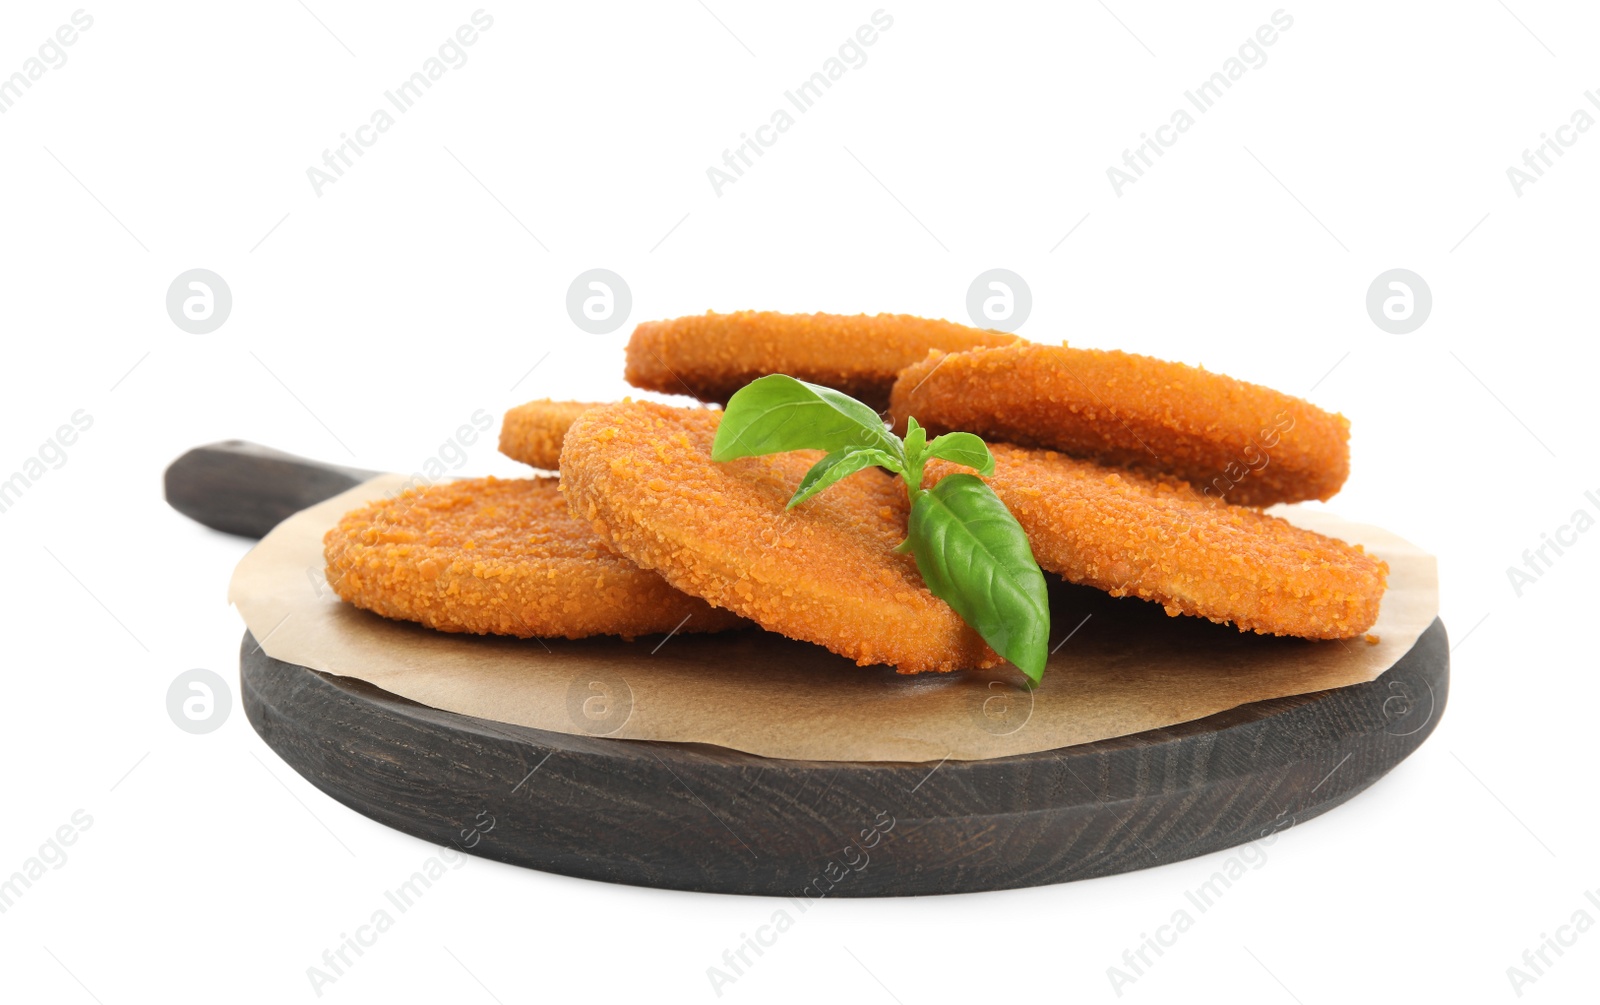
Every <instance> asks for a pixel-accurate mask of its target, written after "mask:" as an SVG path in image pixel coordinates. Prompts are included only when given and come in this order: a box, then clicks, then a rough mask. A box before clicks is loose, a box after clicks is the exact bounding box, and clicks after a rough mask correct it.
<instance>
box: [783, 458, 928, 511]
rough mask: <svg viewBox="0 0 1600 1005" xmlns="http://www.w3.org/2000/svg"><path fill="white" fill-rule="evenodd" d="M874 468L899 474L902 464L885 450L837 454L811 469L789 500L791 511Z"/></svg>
mask: <svg viewBox="0 0 1600 1005" xmlns="http://www.w3.org/2000/svg"><path fill="white" fill-rule="evenodd" d="M871 467H880V468H888V469H889V470H890V471H893V472H895V473H896V474H899V473H900V461H899V460H898V459H897V458H894V457H891V456H889V454H887V453H885V452H884V451H882V450H873V449H870V448H861V447H846V448H845V449H843V450H835V451H834V452H833V453H831V454H829V455H828V456H826V457H824V458H823V459H822V460H820V461H818V462H817V463H815V464H813V465H811V470H810V471H807V472H806V476H805V477H804V478H802V479H800V487H799V488H797V489H795V491H794V498H792V499H790V500H789V506H788V508H789V509H794V508H795V507H796V506H798V505H800V504H801V503H803V502H805V501H806V500H807V499H810V498H811V497H812V496H814V495H816V494H817V493H818V492H821V491H822V490H823V489H825V488H827V487H828V486H829V485H832V484H833V483H834V482H836V481H838V480H839V479H841V478H844V477H847V476H849V475H853V474H855V473H856V472H857V471H860V470H861V469H862V468H871Z"/></svg>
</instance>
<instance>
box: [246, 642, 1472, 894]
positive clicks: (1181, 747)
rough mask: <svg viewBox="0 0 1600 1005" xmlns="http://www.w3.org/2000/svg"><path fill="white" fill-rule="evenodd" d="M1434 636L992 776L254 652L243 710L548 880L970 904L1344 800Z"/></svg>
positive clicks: (336, 784)
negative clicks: (1309, 682) (498, 712)
mask: <svg viewBox="0 0 1600 1005" xmlns="http://www.w3.org/2000/svg"><path fill="white" fill-rule="evenodd" d="M1449 665H1450V658H1449V643H1448V640H1447V638H1446V635H1445V630H1444V625H1443V623H1442V622H1440V621H1438V620H1435V621H1434V622H1433V624H1432V625H1431V626H1430V627H1429V628H1428V630H1427V631H1426V632H1424V633H1423V635H1422V637H1421V638H1420V639H1418V641H1417V644H1416V645H1415V646H1414V647H1412V649H1411V650H1410V652H1408V653H1407V654H1406V655H1405V656H1404V657H1402V658H1401V659H1400V661H1399V662H1398V663H1396V664H1395V665H1394V666H1393V667H1391V668H1390V669H1389V671H1388V672H1386V673H1385V674H1384V675H1383V676H1381V677H1379V678H1378V679H1377V680H1375V681H1373V682H1371V683H1368V684H1361V685H1357V686H1354V687H1346V688H1339V689H1337V690H1332V691H1322V692H1318V693H1316V694H1310V695H1300V696H1296V697H1292V698H1280V699H1276V700H1273V701H1266V702H1258V703H1255V704H1252V705H1246V706H1243V707H1240V708H1237V709H1233V710H1231V711H1228V712H1224V713H1222V714H1219V715H1213V716H1210V717H1209V718H1205V719H1200V720H1196V721H1194V722H1188V723H1183V724H1181V725H1177V726H1172V727H1168V728H1166V729H1157V730H1150V731H1148V732H1144V733H1139V734H1136V735H1133V736H1124V737H1117V738H1115V739H1110V740H1103V741H1100V742H1098V743H1089V744H1081V745H1078V746H1074V747H1066V748H1063V749H1060V750H1052V751H1044V752H1041V753H1035V754H1024V755H1021V756H1016V757H1005V758H996V759H993V760H984V761H945V762H931V763H922V764H904V763H883V762H837V761H793V760H776V759H772V758H765V757H758V756H755V755H753V754H745V753H741V752H739V751H734V750H727V749H723V748H720V747H709V746H703V745H694V744H673V743H656V742H646V741H635V740H616V739H606V738H603V737H587V736H578V735H571V734H566V733H551V732H545V731H542V730H536V729H530V728H527V727H522V726H512V725H506V724H503V723H496V722H490V721H487V720H484V719H476V718H472V717H470V716H465V715H459V714H456V713H453V712H445V711H440V710H438V709H434V708H429V707H427V706H424V705H419V704H417V703H415V702H412V701H409V700H407V699H404V698H400V697H397V696H396V695H393V694H390V693H388V692H386V691H383V690H381V689H379V688H377V687H374V686H373V685H371V684H367V683H365V682H363V681H359V680H354V679H350V678H344V677H335V676H331V675H328V674H323V673H318V672H316V671H313V670H309V669H307V668H305V667H302V666H297V665H293V664H288V663H283V662H280V661H278V660H274V659H273V658H271V657H270V656H268V655H266V653H265V652H263V651H261V650H260V648H259V647H257V646H256V644H255V641H254V639H253V638H251V636H250V635H249V633H246V634H245V638H244V643H243V645H242V647H241V650H240V668H241V673H240V677H241V694H242V696H243V701H244V707H245V712H246V714H247V715H248V716H249V718H250V722H251V724H252V725H253V726H255V729H256V731H257V732H258V733H260V734H261V737H262V739H264V740H265V741H266V742H267V745H268V746H270V747H271V748H272V749H273V750H274V751H275V752H277V754H278V755H279V756H280V757H282V758H283V759H284V760H285V761H287V762H288V763H289V765H290V766H292V767H293V768H294V769H295V770H296V771H298V772H300V773H301V774H302V775H304V776H305V777H306V778H307V779H309V780H310V781H311V782H312V783H313V784H315V785H316V786H317V787H318V788H320V789H322V790H323V791H324V792H326V793H328V794H329V795H330V796H332V797H333V798H335V799H337V800H338V801H340V802H342V803H344V804H345V805H347V806H350V807H351V808H353V809H355V810H357V811H358V812H361V813H364V814H366V815H367V816H369V817H371V818H373V819H374V820H377V821H380V822H382V823H385V824H388V825H389V826H391V827H394V828H397V829H398V830H402V831H404V832H406V833H408V834H412V835H415V836H417V837H420V838H423V839H425V840H427V841H432V842H435V843H438V844H448V845H452V846H454V847H455V848H458V849H460V850H461V851H465V852H470V853H472V854H475V855H482V856H484V857H486V858H492V859H497V860H499V861H502V862H510V863H512V864H514V865H523V866H529V867H531V868H534V869H543V870H545V871H547V872H556V873H562V874H565V875H569V876H582V877H585V878H588V879H600V880H606V881H609V882H613V883H632V884H636V885H639V886H655V887H666V888H671V889H680V890H699V891H709V892H717V893H746V894H765V895H773V896H791V897H795V896H806V897H819V896H830V897H876V896H902V895H914V894H933V893H969V892H974V891H978V890H999V889H1007V888H1011V887H1020V886H1038V885H1042V884H1046V883H1061V882H1065V881H1068V880H1074V879H1087V878H1089V877H1092V876H1105V875H1110V874H1113V873H1119V872H1127V871H1129V870H1132V869H1142V868H1145V867H1147V866H1153V865H1162V864H1165V863H1167V862H1176V861H1179V860H1181V859H1186V858H1191V857H1193V856H1196V855H1204V854H1206V853H1208V852H1212V851H1217V850H1219V849H1223V848H1228V847H1232V846H1234V845H1239V844H1244V843H1246V842H1249V841H1253V840H1257V839H1259V838H1262V837H1264V836H1268V835H1271V834H1273V833H1274V832H1275V831H1278V830H1281V829H1282V828H1284V827H1288V826H1291V825H1293V824H1296V823H1302V822H1304V821H1306V820H1309V819H1311V818H1312V817H1315V816H1318V815H1319V814H1321V813H1324V812H1326V811H1327V810H1329V809H1331V808H1333V807H1335V806H1337V805H1339V804H1340V803H1342V802H1344V801H1345V800H1346V799H1349V798H1350V797H1351V796H1353V795H1355V794H1356V793H1358V792H1360V791H1361V790H1362V789H1364V788H1366V787H1367V786H1368V785H1371V784H1372V783H1373V782H1374V781H1376V780H1377V779H1378V778H1380V777H1382V776H1383V775H1384V774H1385V773H1386V772H1388V771H1389V769H1390V768H1393V767H1394V766H1395V765H1396V764H1398V763H1400V761H1402V760H1404V759H1405V757H1406V756H1407V755H1408V754H1410V753H1411V752H1412V751H1413V750H1415V749H1417V747H1418V746H1420V745H1421V744H1422V742H1423V740H1425V739H1426V738H1427V737H1428V735H1429V734H1430V733H1431V732H1432V731H1433V729H1434V727H1435V726H1436V725H1437V723H1438V721H1439V716H1440V714H1441V713H1442V712H1443V711H1444V705H1445V699H1446V696H1447V692H1448V688H1449Z"/></svg>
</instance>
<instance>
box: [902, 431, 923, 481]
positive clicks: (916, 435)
mask: <svg viewBox="0 0 1600 1005" xmlns="http://www.w3.org/2000/svg"><path fill="white" fill-rule="evenodd" d="M927 442H928V431H927V430H926V429H923V428H922V427H921V426H919V425H917V420H916V419H915V418H914V417H913V416H909V415H908V416H906V436H905V441H904V450H905V452H906V463H908V464H910V465H911V466H912V467H916V468H920V467H921V463H922V457H923V451H924V450H925V449H926V445H927ZM918 487H919V488H920V487H921V486H920V485H919V486H918Z"/></svg>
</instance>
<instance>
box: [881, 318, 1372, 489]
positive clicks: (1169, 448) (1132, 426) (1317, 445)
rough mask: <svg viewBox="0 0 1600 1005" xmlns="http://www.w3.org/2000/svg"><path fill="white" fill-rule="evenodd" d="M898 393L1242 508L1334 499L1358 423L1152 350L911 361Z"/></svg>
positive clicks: (1060, 350) (974, 428)
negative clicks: (1163, 477) (1165, 477)
mask: <svg viewBox="0 0 1600 1005" xmlns="http://www.w3.org/2000/svg"><path fill="white" fill-rule="evenodd" d="M891 398H892V404H891V407H892V410H893V412H894V418H895V423H896V425H897V428H901V429H904V427H905V420H906V416H908V415H909V416H913V417H915V418H916V420H917V421H918V422H920V423H922V424H923V425H924V426H927V427H928V429H929V431H930V432H947V431H949V430H952V429H959V430H964V431H966V432H969V433H977V434H978V435H979V436H984V437H992V438H994V439H998V440H1005V441H1008V442H1011V443H1017V444H1021V445H1022V446H1028V447H1046V448H1050V449H1053V450H1060V451H1062V452H1064V453H1068V454H1071V455H1073V456H1075V457H1086V458H1089V459H1092V460H1097V461H1101V462H1104V463H1107V464H1119V465H1126V466H1129V467H1133V468H1137V469H1139V470H1143V471H1147V472H1150V473H1154V474H1171V475H1177V476H1178V477H1179V478H1182V479H1184V480H1185V481H1187V482H1189V483H1190V484H1192V485H1194V487H1195V488H1196V489H1197V490H1199V491H1200V492H1202V493H1204V494H1205V495H1207V496H1213V497H1216V498H1219V499H1226V500H1227V501H1228V502H1232V503H1239V504H1241V505H1246V506H1268V505H1271V504H1272V503H1279V502H1297V501H1300V500H1303V499H1322V500H1326V499H1328V498H1329V497H1330V496H1332V495H1333V494H1334V493H1335V492H1337V491H1339V487H1340V486H1341V485H1343V484H1344V480H1345V478H1346V476H1348V475H1349V473H1350V423H1349V421H1348V420H1347V419H1345V417H1344V416H1342V415H1333V414H1329V413H1328V412H1325V411H1323V410H1322V409H1320V408H1318V407H1316V406H1315V405H1312V404H1310V403H1309V402H1306V401H1302V400H1301V399H1299V398H1296V397H1293V396H1291V395H1287V394H1282V393H1280V392H1278V391H1274V390H1271V389H1270V388H1265V387H1260V386H1258V385H1255V384H1247V383H1245V382H1244V381H1242V380H1234V379H1233V378H1232V377H1225V376H1223V375H1221V374H1216V373H1208V372H1206V371H1205V370H1201V369H1198V368H1196V367H1191V366H1186V365H1184V364H1183V363H1169V362H1167V361H1166V360H1159V359H1153V358H1151V357H1149V356H1136V355H1133V354H1131V353H1125V352H1116V351H1103V350H1099V349H1069V348H1067V347H1066V346H1065V345H1060V346H1046V345H1035V344H1032V343H1018V344H1017V345H1012V346H1005V347H1002V348H998V349H979V350H974V351H971V352H963V353H951V354H949V355H939V354H937V353H930V354H929V356H928V358H927V359H925V360H923V361H921V362H919V363H917V364H916V365H915V366H911V367H907V368H906V370H905V371H903V372H902V373H901V374H900V377H899V379H898V380H897V381H896V382H895V386H894V391H893V394H892V396H891Z"/></svg>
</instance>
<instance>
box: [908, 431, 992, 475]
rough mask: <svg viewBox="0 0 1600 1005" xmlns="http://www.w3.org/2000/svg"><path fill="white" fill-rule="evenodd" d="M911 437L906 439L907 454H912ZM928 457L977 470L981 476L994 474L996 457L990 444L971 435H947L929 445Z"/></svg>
mask: <svg viewBox="0 0 1600 1005" xmlns="http://www.w3.org/2000/svg"><path fill="white" fill-rule="evenodd" d="M910 444H911V437H909V436H908V437H906V453H907V454H910V452H911V448H910ZM927 456H928V457H939V458H942V459H944V460H947V461H950V462H951V463H953V464H962V465H965V466H967V467H969V468H976V469H977V471H978V474H980V475H992V474H994V455H993V454H991V453H989V446H988V444H986V443H984V442H983V439H982V438H981V437H978V436H974V435H972V434H971V433H945V434H944V435H943V436H936V437H934V438H933V442H932V443H930V444H928V451H927Z"/></svg>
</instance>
